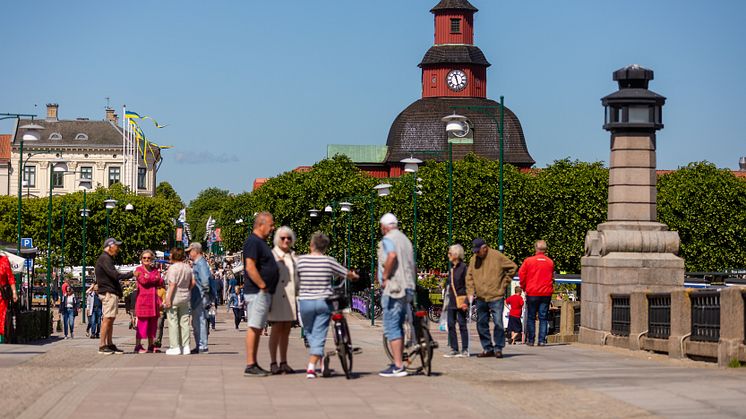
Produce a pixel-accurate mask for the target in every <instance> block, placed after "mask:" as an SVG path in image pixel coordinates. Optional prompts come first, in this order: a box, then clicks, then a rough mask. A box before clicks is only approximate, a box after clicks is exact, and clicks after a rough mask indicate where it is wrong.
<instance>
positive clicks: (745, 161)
mask: <svg viewBox="0 0 746 419" xmlns="http://www.w3.org/2000/svg"><path fill="white" fill-rule="evenodd" d="M738 167H739V168H740V169H741V171H746V157H741V158H740V159H738Z"/></svg>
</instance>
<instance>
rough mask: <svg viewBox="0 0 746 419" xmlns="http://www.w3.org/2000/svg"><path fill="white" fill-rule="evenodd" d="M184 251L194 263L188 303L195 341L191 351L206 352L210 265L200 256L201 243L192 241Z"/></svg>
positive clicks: (209, 301)
mask: <svg viewBox="0 0 746 419" xmlns="http://www.w3.org/2000/svg"><path fill="white" fill-rule="evenodd" d="M186 251H187V253H188V254H189V259H191V260H192V262H193V264H194V266H193V267H192V269H193V272H194V282H195V286H194V288H192V295H191V301H190V305H191V309H192V328H193V329H194V341H195V342H197V347H196V348H195V349H194V350H192V351H191V353H193V354H198V353H200V352H202V353H207V350H208V349H207V310H206V308H205V307H206V306H207V305H209V304H210V303H211V294H210V276H211V274H210V266H208V265H207V261H206V260H205V258H204V257H203V256H202V244H200V243H199V242H192V243H191V244H190V245H189V247H187V248H186Z"/></svg>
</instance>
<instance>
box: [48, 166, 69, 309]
mask: <svg viewBox="0 0 746 419" xmlns="http://www.w3.org/2000/svg"><path fill="white" fill-rule="evenodd" d="M63 163H65V161H64V160H62V159H56V160H54V161H52V162H50V166H49V204H48V206H47V286H46V294H47V310H49V306H50V301H49V298H50V289H49V286H50V284H51V282H52V191H54V172H58V173H64V172H65V171H66V170H65V168H64V167H61V165H60V164H63Z"/></svg>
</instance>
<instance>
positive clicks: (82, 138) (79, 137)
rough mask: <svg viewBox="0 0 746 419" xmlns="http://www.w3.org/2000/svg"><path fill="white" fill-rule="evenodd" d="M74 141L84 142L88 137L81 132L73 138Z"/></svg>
mask: <svg viewBox="0 0 746 419" xmlns="http://www.w3.org/2000/svg"><path fill="white" fill-rule="evenodd" d="M75 139H76V140H80V141H85V140H87V139H88V136H87V135H85V134H83V133H82V132H81V133H80V134H78V135H76V136H75Z"/></svg>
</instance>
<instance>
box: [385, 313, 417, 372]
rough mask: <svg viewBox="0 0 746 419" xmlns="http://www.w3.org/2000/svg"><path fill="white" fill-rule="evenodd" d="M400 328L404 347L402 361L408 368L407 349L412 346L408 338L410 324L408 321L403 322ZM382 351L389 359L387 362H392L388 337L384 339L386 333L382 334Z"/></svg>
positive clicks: (410, 328) (410, 329)
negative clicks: (402, 333)
mask: <svg viewBox="0 0 746 419" xmlns="http://www.w3.org/2000/svg"><path fill="white" fill-rule="evenodd" d="M402 330H403V332H404V349H403V351H402V361H404V365H405V366H406V367H407V369H408V370H410V368H409V365H410V362H409V353H408V350H409V349H410V348H411V347H412V342H411V341H410V340H409V337H410V336H411V335H412V334H411V331H412V324H411V323H409V322H406V321H405V322H404V324H403V325H402ZM383 351H384V352H385V353H386V356H387V357H388V359H389V362H391V363H392V364H393V363H394V356H393V355H392V354H391V345H389V341H388V339H386V335H383Z"/></svg>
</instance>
